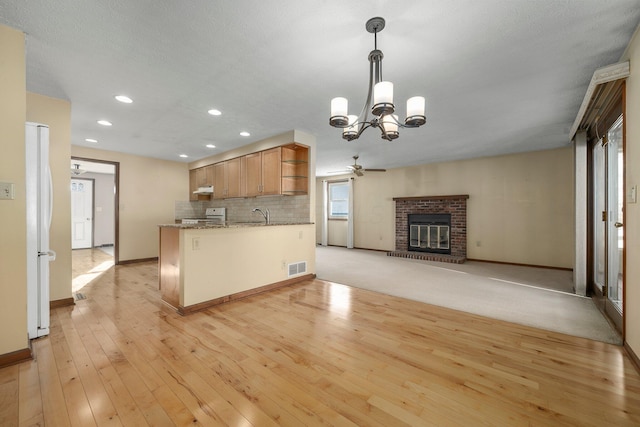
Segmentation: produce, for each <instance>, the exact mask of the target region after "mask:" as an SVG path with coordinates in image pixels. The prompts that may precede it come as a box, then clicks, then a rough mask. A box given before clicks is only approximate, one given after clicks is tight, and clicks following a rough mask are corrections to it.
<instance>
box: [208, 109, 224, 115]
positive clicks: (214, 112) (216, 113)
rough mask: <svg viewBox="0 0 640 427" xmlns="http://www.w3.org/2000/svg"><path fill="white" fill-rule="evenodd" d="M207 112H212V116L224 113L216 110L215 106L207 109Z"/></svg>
mask: <svg viewBox="0 0 640 427" xmlns="http://www.w3.org/2000/svg"><path fill="white" fill-rule="evenodd" d="M207 113H209V114H211V115H212V116H219V115H220V114H222V111H220V110H216V109H215V108H213V109H211V110H209V111H207Z"/></svg>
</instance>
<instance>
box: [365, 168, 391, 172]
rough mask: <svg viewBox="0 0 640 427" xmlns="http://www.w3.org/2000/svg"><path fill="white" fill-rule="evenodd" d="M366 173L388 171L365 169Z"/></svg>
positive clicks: (384, 170)
mask: <svg viewBox="0 0 640 427" xmlns="http://www.w3.org/2000/svg"><path fill="white" fill-rule="evenodd" d="M364 170H365V171H366V172H386V171H387V170H386V169H369V168H367V169H364Z"/></svg>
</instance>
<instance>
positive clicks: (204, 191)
mask: <svg viewBox="0 0 640 427" xmlns="http://www.w3.org/2000/svg"><path fill="white" fill-rule="evenodd" d="M193 194H213V185H207V186H205V187H198V189H197V190H196V191H194V192H193Z"/></svg>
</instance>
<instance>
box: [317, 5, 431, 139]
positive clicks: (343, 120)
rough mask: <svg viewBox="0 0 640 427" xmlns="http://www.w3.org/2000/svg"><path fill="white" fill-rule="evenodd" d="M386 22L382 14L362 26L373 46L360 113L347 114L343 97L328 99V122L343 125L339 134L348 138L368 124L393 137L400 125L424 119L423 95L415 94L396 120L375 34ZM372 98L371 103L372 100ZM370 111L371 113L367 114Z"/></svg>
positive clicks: (412, 124)
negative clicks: (404, 114)
mask: <svg viewBox="0 0 640 427" xmlns="http://www.w3.org/2000/svg"><path fill="white" fill-rule="evenodd" d="M384 26H385V20H384V18H380V17H375V18H371V19H369V20H368V21H367V23H366V25H365V28H366V29H367V31H368V32H370V33H373V37H374V49H373V50H372V51H371V52H370V53H369V91H368V93H367V101H366V102H365V104H364V107H363V108H362V112H361V113H360V115H359V116H356V115H350V114H349V101H348V100H347V99H346V98H343V97H336V98H333V99H332V100H331V117H330V118H329V124H330V125H331V126H333V127H336V128H341V129H342V138H344V139H346V140H347V141H353V140H354V139H358V138H359V137H360V135H361V134H362V132H363V131H364V130H365V129H367V128H370V127H373V128H378V129H380V132H381V133H382V139H386V140H387V141H393V140H394V139H397V138H398V137H399V136H400V134H399V132H398V129H399V128H401V127H402V128H415V127H418V126H422V125H423V124H425V123H426V121H427V120H426V117H425V99H424V97H422V96H414V97H412V98H409V99H408V100H407V118H406V119H405V120H404V123H401V122H400V121H399V120H398V116H397V115H396V114H393V113H394V112H395V109H396V108H395V105H394V103H393V83H392V82H389V81H385V80H382V58H383V57H384V55H383V54H382V51H381V50H378V39H377V34H378V33H379V32H380V31H382V29H383V28H384ZM372 101H373V104H372ZM369 113H371V115H372V117H371V118H370V117H369Z"/></svg>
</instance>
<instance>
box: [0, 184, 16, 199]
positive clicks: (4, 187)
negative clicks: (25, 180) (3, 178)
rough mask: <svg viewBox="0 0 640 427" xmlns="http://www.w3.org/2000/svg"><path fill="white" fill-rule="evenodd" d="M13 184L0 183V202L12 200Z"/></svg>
mask: <svg viewBox="0 0 640 427" xmlns="http://www.w3.org/2000/svg"><path fill="white" fill-rule="evenodd" d="M13 199H14V194H13V183H12V182H0V200H13Z"/></svg>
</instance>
